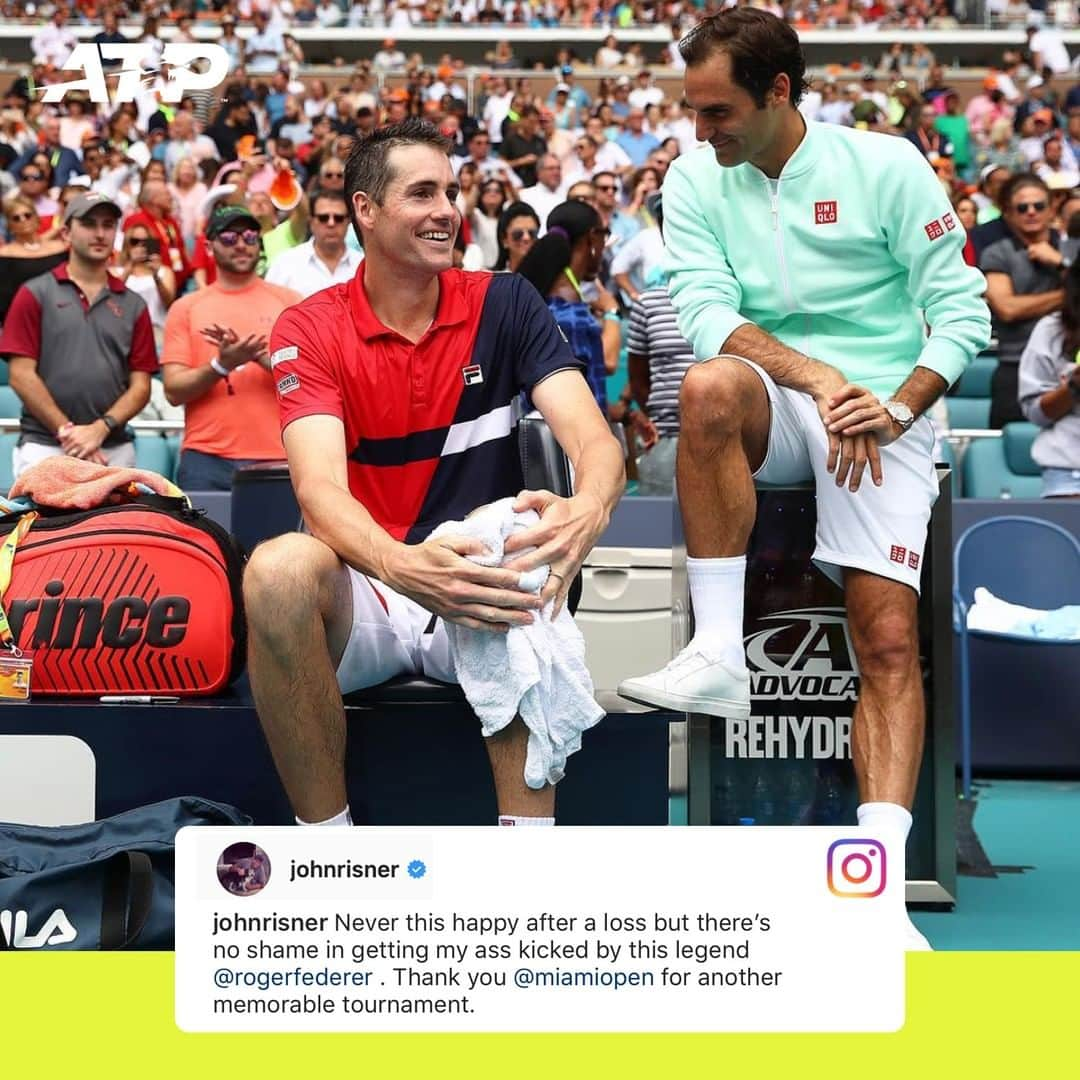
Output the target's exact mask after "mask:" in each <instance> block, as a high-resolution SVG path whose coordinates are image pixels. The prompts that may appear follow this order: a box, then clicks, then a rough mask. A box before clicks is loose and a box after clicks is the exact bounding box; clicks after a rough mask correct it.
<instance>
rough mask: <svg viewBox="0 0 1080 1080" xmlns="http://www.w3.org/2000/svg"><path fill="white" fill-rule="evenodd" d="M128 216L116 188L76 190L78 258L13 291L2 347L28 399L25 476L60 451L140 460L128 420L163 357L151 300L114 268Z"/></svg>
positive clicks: (22, 448) (16, 465) (17, 454)
mask: <svg viewBox="0 0 1080 1080" xmlns="http://www.w3.org/2000/svg"><path fill="white" fill-rule="evenodd" d="M119 220H120V207H119V206H117V205H116V203H115V202H113V201H112V199H110V198H109V197H108V196H106V195H102V194H100V193H99V192H93V191H92V192H89V193H87V194H86V195H80V196H78V198H75V199H72V200H71V202H70V203H68V207H67V210H66V211H65V212H64V227H63V229H62V231H61V236H62V237H63V239H64V240H65V241H66V242H67V243H68V244H69V245H70V255H69V257H68V261H67V262H66V263H61V264H60V265H59V266H57V267H56V268H54V269H53V270H51V271H49V272H48V273H45V274H41V275H40V276H38V277H36V278H31V279H30V281H28V282H27V283H26V284H25V285H23V286H22V287H21V288H20V289H19V291H18V292H17V293H16V294H15V299H14V300H13V301H12V304H11V308H10V310H9V311H8V316H7V319H6V320H5V322H4V329H3V334H2V335H0V355H2V356H3V358H4V359H5V360H7V361H8V363H9V364H10V368H11V370H10V382H11V386H12V388H13V389H14V390H15V392H16V393H17V394H18V395H19V397H20V398H21V399H22V403H23V413H22V422H21V428H20V432H21V433H20V437H19V445H18V446H17V447H16V448H15V450H14V452H13V455H12V466H13V471H14V474H15V476H18V475H19V473H20V472H22V471H23V470H24V469H27V468H29V467H30V466H31V465H35V464H37V462H39V461H41V460H43V459H44V458H47V457H53V456H56V455H58V454H69V455H71V456H72V457H77V458H82V459H84V460H89V461H96V462H100V463H107V464H110V465H122V466H131V465H134V464H135V446H134V443H133V441H132V440H133V436H132V435H131V434H130V433H129V432H128V431H127V430H126V428H125V425H126V424H127V422H128V420H130V419H131V418H132V417H133V416H134V415H135V414H136V413H137V412H139V410H140V409H142V408H143V406H144V405H146V403H147V401H149V400H150V376H151V374H152V373H153V372H155V371H157V367H158V361H157V350H156V349H155V347H154V328H153V326H152V325H151V322H150V314H149V312H148V311H147V309H146V304H145V303H144V302H143V299H142V297H140V296H138V295H136V294H135V293H133V292H132V291H131V290H130V289H128V288H127V286H126V285H124V283H123V282H122V281H121V280H120V279H119V278H118V277H114V276H113V275H112V274H110V273H109V271H108V265H109V259H110V257H111V256H112V253H113V247H114V245H115V242H116V226H117V223H118V222H119Z"/></svg>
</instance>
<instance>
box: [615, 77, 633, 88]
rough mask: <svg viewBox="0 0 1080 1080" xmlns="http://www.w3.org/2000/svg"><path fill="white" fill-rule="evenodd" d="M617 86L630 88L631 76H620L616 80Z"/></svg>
mask: <svg viewBox="0 0 1080 1080" xmlns="http://www.w3.org/2000/svg"><path fill="white" fill-rule="evenodd" d="M615 85H616V86H629V85H630V76H629V75H620V76H619V77H618V78H617V79H616V80H615Z"/></svg>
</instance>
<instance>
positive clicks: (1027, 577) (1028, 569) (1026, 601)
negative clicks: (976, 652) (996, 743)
mask: <svg viewBox="0 0 1080 1080" xmlns="http://www.w3.org/2000/svg"><path fill="white" fill-rule="evenodd" d="M1010 426H1011V425H1010ZM988 441H989V440H980V442H981V443H982V444H985V443H986V442H988ZM1001 441H1002V440H999V439H994V440H992V442H993V443H994V444H998V443H1000V442H1001ZM976 445H979V444H976ZM974 448H975V447H972V449H974ZM970 453H971V451H970V450H969V451H968V454H969V455H970ZM980 586H981V587H983V588H985V589H988V590H989V591H990V592H991V593H992V594H993V595H994V596H996V597H997V598H998V599H999V600H1005V601H1007V602H1008V603H1010V604H1022V605H1024V606H1025V607H1030V608H1036V609H1037V610H1041V611H1050V610H1053V609H1055V608H1060V607H1062V606H1063V605H1067V604H1080V540H1077V538H1076V537H1075V536H1073V535H1072V534H1071V533H1069V532H1068V531H1066V530H1065V529H1063V528H1062V527H1061V526H1060V525H1055V524H1053V523H1052V522H1049V521H1044V520H1042V519H1041V518H1033V517H1024V516H1021V515H1017V516H1015V517H994V518H988V519H987V520H985V521H979V522H976V524H974V525H972V526H971V527H970V528H968V529H966V530H965V531H964V534H963V535H962V536H961V537H960V539H959V541H957V544H956V550H955V551H954V553H953V629H954V631H955V632H956V633H957V634H959V636H960V739H961V758H960V762H961V777H962V781H963V790H964V797H965V798H970V797H971V742H972V731H971V729H972V722H971V659H970V656H969V649H970V643H971V642H970V639H971V638H972V637H979V638H987V639H992V640H995V641H999V642H1010V643H1015V644H1016V646H1017V647H1018V648H1037V647H1039V646H1044V645H1062V644H1075V645H1080V641H1078V640H1076V639H1066V640H1060V639H1055V638H1031V637H1021V636H1019V635H1016V634H1011V633H1007V632H1006V633H996V632H990V631H986V630H971V631H969V630H968V626H967V615H968V609H969V608H970V607H971V605H972V604H973V602H974V597H975V589H976V588H978V587H980ZM1018 662H1021V661H1019V659H1018ZM1064 689H1067V688H1064ZM1073 689H1074V690H1075V687H1074V688H1073ZM1063 707H1064V708H1072V707H1075V695H1073V702H1072V704H1071V705H1070V702H1069V701H1068V699H1067V698H1066V700H1065V701H1064V702H1063Z"/></svg>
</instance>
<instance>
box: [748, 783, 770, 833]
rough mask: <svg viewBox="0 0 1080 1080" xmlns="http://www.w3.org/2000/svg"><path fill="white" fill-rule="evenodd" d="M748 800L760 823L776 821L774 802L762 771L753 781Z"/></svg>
mask: <svg viewBox="0 0 1080 1080" xmlns="http://www.w3.org/2000/svg"><path fill="white" fill-rule="evenodd" d="M750 801H751V803H752V804H753V807H754V811H755V813H756V816H757V820H758V821H760V822H761V824H762V825H772V824H773V823H774V822H775V821H776V802H775V800H774V799H773V794H772V788H771V786H770V785H769V783H768V782H767V781H766V779H765V774H764V773H758V778H757V779H756V780H755V781H754V787H753V789H752V790H751V792H750Z"/></svg>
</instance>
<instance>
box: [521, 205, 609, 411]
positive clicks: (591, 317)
mask: <svg viewBox="0 0 1080 1080" xmlns="http://www.w3.org/2000/svg"><path fill="white" fill-rule="evenodd" d="M607 237H608V231H607V228H606V227H605V225H604V223H603V221H602V219H601V217H600V215H599V213H597V211H596V210H594V209H593V208H592V207H591V206H589V205H588V203H583V202H565V203H563V204H562V205H561V206H557V207H555V209H554V210H552V211H551V213H550V214H549V215H548V219H547V233H546V234H545V235H544V238H543V239H542V240H539V241H536V242H535V243H533V244H532V246H531V248H530V250H529V253H528V255H527V256H526V257H525V258H524V259H523V260H522V261H521V264H520V265H519V267H518V270H517V272H518V273H519V274H520V275H521V276H522V277H523V278H525V279H526V280H528V281H531V282H532V284H533V285H534V286H535V288H536V291H537V292H538V293H539V294H540V295H541V296H542V297H543V298H544V299H545V300H546V301H547V305H548V309H549V310H550V311H551V314H552V315H554V316H555V321H556V322H557V323H558V324H559V328H560V329H561V330H562V332H563V334H564V336H565V337H566V340H567V341H568V342H569V343H570V350H571V351H572V352H573V354H574V356H575V357H576V358H577V359H578V360H579V361H581V363H583V364H584V365H585V378H586V380H587V381H588V383H589V389H590V390H592V392H593V397H595V398H596V403H597V405H599V406H600V411H601V412H602V413H604V415H605V416H606V415H607V389H606V379H607V376H608V375H611V374H613V373H614V372H615V368H616V366H617V365H618V362H619V349H620V348H621V346H622V322H621V320H620V318H619V304H618V301H617V300H616V299H615V297H613V296H612V295H611V293H609V292H608V291H607V290H606V289H605V288H603V287H602V286H599V284H598V283H597V285H598V287H597V288H596V289H595V290H594V291H593V292H592V296H593V297H594V298H590V297H589V296H588V295H587V294H586V292H585V290H584V288H583V286H584V285H585V284H586V283H587V282H596V278H597V275H598V274H599V273H600V262H601V259H602V258H603V255H604V244H605V242H606V241H607Z"/></svg>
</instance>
